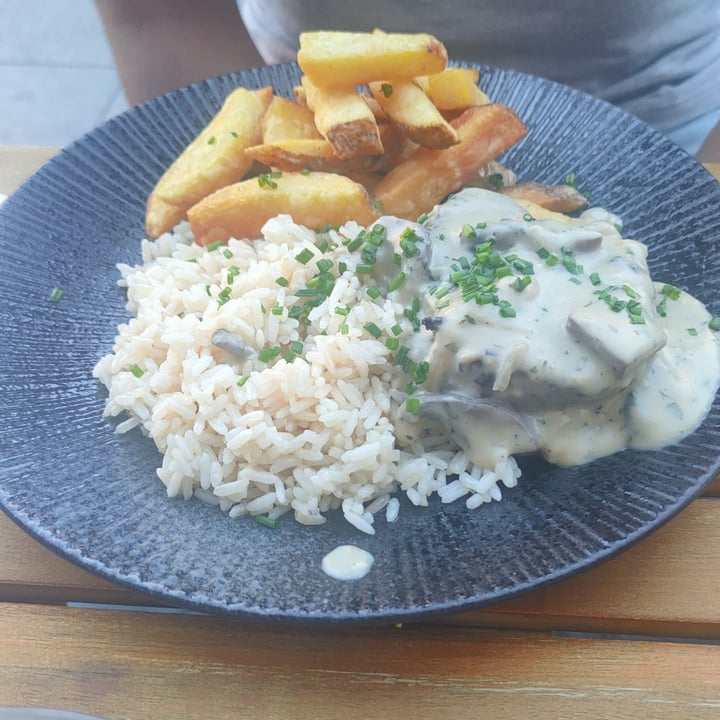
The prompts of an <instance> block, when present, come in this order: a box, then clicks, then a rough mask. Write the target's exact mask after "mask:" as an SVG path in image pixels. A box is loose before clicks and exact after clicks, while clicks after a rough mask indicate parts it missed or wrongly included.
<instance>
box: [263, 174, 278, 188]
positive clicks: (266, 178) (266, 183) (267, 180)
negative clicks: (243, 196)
mask: <svg viewBox="0 0 720 720" xmlns="http://www.w3.org/2000/svg"><path fill="white" fill-rule="evenodd" d="M258 185H259V186H260V187H267V188H276V187H277V183H276V182H275V180H273V178H272V175H267V174H265V173H263V174H262V175H258Z"/></svg>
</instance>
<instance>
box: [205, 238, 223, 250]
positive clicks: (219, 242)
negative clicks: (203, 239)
mask: <svg viewBox="0 0 720 720" xmlns="http://www.w3.org/2000/svg"><path fill="white" fill-rule="evenodd" d="M224 244H225V243H224V242H223V241H222V240H216V241H215V242H211V243H210V244H209V245H208V246H207V251H208V252H213V250H217V249H218V248H219V247H222V246H223V245H224Z"/></svg>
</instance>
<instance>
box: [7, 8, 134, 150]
mask: <svg viewBox="0 0 720 720" xmlns="http://www.w3.org/2000/svg"><path fill="white" fill-rule="evenodd" d="M0 18H2V23H0V144H2V145H55V146H65V145H67V144H68V143H70V142H72V141H73V140H75V139H77V138H79V137H81V136H82V135H83V134H84V133H86V132H87V131H89V130H92V129H93V128H94V127H95V126H97V125H99V124H101V123H102V122H104V121H105V120H106V119H108V118H110V117H112V116H113V115H115V114H117V113H119V112H122V111H123V110H125V109H127V107H128V105H127V102H126V100H125V97H124V95H123V92H122V88H121V86H120V81H119V79H118V76H117V73H116V72H115V67H114V64H113V59H112V55H111V53H110V49H109V47H108V43H107V41H106V39H105V35H104V33H103V29H102V26H101V24H100V20H99V18H98V16H97V13H96V11H95V6H94V4H93V2H92V0H0Z"/></svg>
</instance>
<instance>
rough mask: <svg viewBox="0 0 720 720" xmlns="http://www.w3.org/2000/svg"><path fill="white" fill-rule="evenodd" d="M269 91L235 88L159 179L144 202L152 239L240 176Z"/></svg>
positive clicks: (258, 136)
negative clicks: (194, 205) (208, 196)
mask: <svg viewBox="0 0 720 720" xmlns="http://www.w3.org/2000/svg"><path fill="white" fill-rule="evenodd" d="M272 97H273V91H272V88H270V87H265V88H262V89H260V90H246V89H245V88H237V89H236V90H233V91H232V92H231V93H230V94H229V95H228V97H227V98H226V99H225V102H224V103H223V105H222V107H221V108H220V110H219V111H218V113H217V114H216V115H215V117H213V118H212V120H211V121H210V122H209V123H208V124H207V125H206V126H205V128H204V129H203V130H202V131H201V132H200V134H199V135H198V136H197V137H196V138H195V139H194V140H193V141H192V142H191V143H190V144H189V145H188V146H187V147H186V148H185V149H184V150H183V152H182V153H181V154H180V155H179V156H178V158H177V159H176V160H175V161H174V162H173V163H172V165H171V166H170V167H169V168H168V169H167V170H166V171H165V173H164V174H163V176H162V177H161V178H160V180H158V182H157V184H156V185H155V188H154V189H153V191H152V193H151V194H150V197H149V198H148V201H147V206H146V212H145V226H146V231H147V234H148V235H149V236H150V237H157V236H158V235H160V234H162V233H163V232H166V231H167V230H170V229H171V228H172V227H173V225H174V224H176V223H177V222H179V220H181V219H182V218H183V217H184V215H185V211H186V210H187V209H188V208H189V207H190V206H191V205H193V204H195V203H196V202H197V201H198V200H200V199H201V198H203V197H204V196H206V195H208V194H210V193H211V192H213V191H214V190H217V189H218V188H220V187H222V186H223V185H227V184H228V183H232V182H235V181H236V180H238V179H240V178H242V177H243V176H244V175H245V173H246V172H247V171H248V169H249V168H250V165H251V163H252V160H251V159H250V158H248V157H247V156H246V155H245V148H247V147H249V146H250V145H255V144H257V143H258V142H259V141H260V139H261V132H262V130H261V121H262V118H263V115H264V114H265V111H266V110H267V108H268V106H269V104H270V101H271V100H272Z"/></svg>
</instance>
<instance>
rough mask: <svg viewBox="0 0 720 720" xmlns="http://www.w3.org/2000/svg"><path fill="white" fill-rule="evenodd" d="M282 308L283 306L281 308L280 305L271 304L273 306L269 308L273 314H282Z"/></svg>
mask: <svg viewBox="0 0 720 720" xmlns="http://www.w3.org/2000/svg"><path fill="white" fill-rule="evenodd" d="M283 310H284V308H283V306H282V305H273V306H272V307H271V308H270V312H271V313H272V314H273V315H282V314H283Z"/></svg>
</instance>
